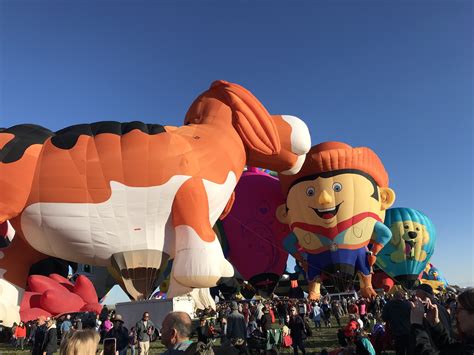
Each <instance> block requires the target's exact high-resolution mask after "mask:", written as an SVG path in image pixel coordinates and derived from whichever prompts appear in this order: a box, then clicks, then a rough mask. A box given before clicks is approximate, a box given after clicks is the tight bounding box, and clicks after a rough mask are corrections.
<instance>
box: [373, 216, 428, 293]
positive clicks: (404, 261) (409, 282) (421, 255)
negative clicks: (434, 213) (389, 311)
mask: <svg viewBox="0 0 474 355" xmlns="http://www.w3.org/2000/svg"><path fill="white" fill-rule="evenodd" d="M385 225H386V226H387V227H389V228H390V230H391V231H392V239H391V240H390V242H389V243H388V244H386V245H385V247H384V248H383V249H382V251H381V252H380V254H379V257H378V258H377V265H378V266H379V267H380V268H381V269H382V270H383V271H385V272H386V273H387V275H389V276H390V277H392V278H393V279H395V280H396V281H397V282H398V283H400V284H401V285H402V286H403V287H405V288H407V289H411V288H413V287H414V286H415V285H416V284H417V280H418V276H419V275H420V273H421V272H422V271H423V270H424V269H425V266H426V265H427V263H428V261H429V260H430V258H431V255H432V254H433V252H434V248H435V243H436V230H435V227H434V225H433V223H432V222H431V220H430V219H429V218H428V217H427V216H426V215H424V214H423V213H421V212H420V211H417V210H414V209H412V208H391V209H389V210H387V213H386V216H385Z"/></svg>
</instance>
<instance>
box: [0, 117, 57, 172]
mask: <svg viewBox="0 0 474 355" xmlns="http://www.w3.org/2000/svg"><path fill="white" fill-rule="evenodd" d="M4 133H9V134H12V135H13V136H14V137H13V138H12V139H11V140H10V141H9V142H8V143H6V144H5V145H4V146H3V148H2V149H0V162H2V163H5V164H7V163H13V162H15V161H17V160H20V159H21V158H22V157H23V155H24V154H25V151H26V150H27V149H28V148H29V147H30V146H32V145H34V144H43V143H44V142H45V141H46V140H47V139H48V138H49V137H51V136H53V135H54V132H52V131H50V130H49V129H47V128H44V127H41V126H37V125H34V124H21V125H17V126H13V127H10V128H2V129H0V135H1V134H4Z"/></svg>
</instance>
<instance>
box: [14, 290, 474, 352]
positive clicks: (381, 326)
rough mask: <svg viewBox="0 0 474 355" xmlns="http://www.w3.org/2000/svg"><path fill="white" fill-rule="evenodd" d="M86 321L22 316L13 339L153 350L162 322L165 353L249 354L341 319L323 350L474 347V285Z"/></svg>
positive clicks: (299, 339)
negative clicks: (451, 290)
mask: <svg viewBox="0 0 474 355" xmlns="http://www.w3.org/2000/svg"><path fill="white" fill-rule="evenodd" d="M343 319H344V322H343V321H342V320H343ZM346 319H348V321H347V323H346V322H345V320H346ZM83 323H84V320H81V319H78V318H75V319H72V318H71V317H70V316H66V317H65V318H63V319H62V320H61V322H60V323H58V325H57V326H56V321H55V319H53V318H46V317H39V318H38V319H37V321H36V322H29V323H27V324H24V323H23V322H20V324H18V325H16V324H15V325H14V327H13V328H12V332H13V338H12V345H13V346H15V347H17V348H21V349H23V348H24V347H25V345H26V344H28V343H31V345H32V354H38V355H49V354H53V353H55V352H56V351H58V350H59V353H60V354H61V355H76V354H81V355H89V354H90V355H92V354H96V351H97V346H98V344H99V342H100V341H101V340H104V339H109V340H110V339H113V341H114V344H115V348H116V351H117V352H116V354H117V355H126V354H127V353H128V351H130V354H131V355H135V354H136V353H138V354H144V355H147V354H151V352H150V342H151V341H152V340H153V336H154V334H155V333H156V331H157V330H158V329H160V330H161V343H162V344H163V345H164V346H165V347H166V349H167V350H166V351H165V352H164V353H163V354H164V355H173V354H206V355H208V354H213V353H214V350H213V349H215V348H217V349H219V350H220V353H225V354H249V353H250V352H251V350H252V349H255V348H257V349H258V350H260V351H263V353H267V354H278V353H279V351H280V350H281V349H284V348H287V349H288V351H291V350H292V352H293V353H294V354H299V353H300V352H301V353H302V354H306V353H307V350H306V348H307V342H308V339H310V340H311V341H312V342H315V343H317V342H318V340H324V335H322V334H323V332H322V329H323V328H331V327H335V328H336V329H337V339H338V342H339V347H337V348H336V349H326V350H323V351H322V352H321V354H337V355H340V354H374V355H375V354H381V353H383V352H384V351H387V350H393V351H395V353H396V354H397V355H398V354H403V355H405V354H474V289H466V290H465V291H463V292H462V293H460V294H459V295H458V296H457V297H456V295H454V294H446V293H445V294H440V295H435V293H434V292H433V289H432V288H431V287H430V286H429V285H420V286H419V287H418V288H417V289H416V290H415V291H414V292H413V293H411V294H408V293H406V292H400V291H399V292H395V293H394V294H393V295H380V296H377V297H375V298H373V299H366V298H359V299H356V298H355V297H342V298H340V299H331V297H330V296H329V295H328V296H326V297H323V298H322V299H321V300H320V301H317V302H315V301H313V302H310V301H308V300H295V299H281V298H280V299H271V300H257V301H251V302H250V301H239V302H237V301H231V302H221V303H218V304H217V308H216V310H213V309H212V308H210V307H208V308H207V309H205V310H202V311H201V312H200V319H199V324H198V325H197V327H194V329H193V326H192V324H193V323H192V320H191V317H190V316H189V315H188V314H187V313H184V312H171V313H169V314H168V315H167V316H166V318H165V319H164V320H163V322H162V324H157V325H155V324H154V323H153V321H152V320H151V319H150V314H149V313H148V312H145V313H144V314H143V316H142V318H141V319H140V320H139V321H138V322H136V324H135V326H134V327H131V329H127V328H125V327H124V321H123V319H122V317H121V315H120V314H115V313H114V312H108V311H107V310H104V312H103V313H102V314H101V315H97V316H96V317H94V322H93V323H91V322H90V321H89V322H88V323H87V324H83ZM311 323H314V326H312V325H311ZM58 328H59V329H58ZM58 336H59V337H60V339H58ZM194 336H195V337H197V341H193V340H192V339H193V337H194ZM216 340H219V343H220V344H219V346H218V347H215V346H214V344H215V343H216ZM58 344H59V345H58ZM222 349H225V350H224V351H222ZM290 349H291V350H290ZM288 351H287V352H288ZM260 353H262V352H260Z"/></svg>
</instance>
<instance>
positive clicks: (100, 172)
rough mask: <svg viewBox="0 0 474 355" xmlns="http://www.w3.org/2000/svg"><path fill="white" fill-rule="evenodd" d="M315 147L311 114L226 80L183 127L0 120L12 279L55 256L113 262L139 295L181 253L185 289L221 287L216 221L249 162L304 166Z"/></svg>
mask: <svg viewBox="0 0 474 355" xmlns="http://www.w3.org/2000/svg"><path fill="white" fill-rule="evenodd" d="M310 145H311V143H310V136H309V131H308V128H307V126H306V125H305V124H304V122H303V121H301V120H299V119H298V118H296V117H293V116H271V115H269V113H268V112H267V110H266V109H265V108H264V106H263V105H262V104H261V103H260V102H259V101H258V100H257V99H256V98H255V97H254V96H253V95H252V94H251V93H250V92H249V91H247V90H246V89H244V88H243V87H241V86H239V85H236V84H231V83H228V82H225V81H216V82H214V83H213V84H212V85H211V87H210V89H209V90H207V91H205V92H204V93H203V94H202V95H200V96H199V97H198V98H197V99H196V100H195V101H194V103H193V104H192V105H191V107H190V109H189V110H188V112H187V114H186V118H185V125H184V126H182V127H170V126H162V125H159V124H145V123H142V122H129V123H120V122H112V121H108V122H96V123H91V124H80V125H75V126H71V127H67V128H64V129H62V130H60V131H58V132H52V131H50V130H48V129H46V128H43V127H39V126H36V125H18V126H14V127H11V128H7V129H1V130H0V191H1V194H2V199H1V200H0V224H3V223H5V222H7V223H10V224H11V226H12V227H13V228H14V229H15V230H16V236H15V237H14V238H13V240H11V244H10V245H9V246H8V247H7V248H6V249H5V251H4V256H3V258H2V259H0V268H2V269H4V270H6V272H5V273H4V275H3V276H4V278H5V279H6V280H7V281H9V282H11V283H13V284H15V285H17V286H19V287H21V288H24V287H25V283H26V279H27V275H28V269H29V267H30V265H32V264H33V263H34V262H37V261H39V260H42V259H44V258H45V255H48V256H53V257H57V258H60V259H64V260H69V261H72V262H77V263H81V264H88V265H97V266H104V267H108V268H109V270H110V271H111V272H112V273H113V275H114V277H115V278H116V279H117V280H118V281H119V283H120V284H121V286H122V287H124V288H125V289H126V290H127V292H128V293H129V294H130V295H131V296H132V297H133V298H135V299H140V298H147V297H148V296H149V295H151V293H152V292H153V291H154V286H155V282H156V279H157V278H159V275H160V272H161V270H162V269H163V268H164V267H165V266H166V265H167V263H168V260H169V259H170V258H173V259H174V261H173V270H172V273H171V280H170V283H171V284H175V287H174V288H173V287H170V289H171V288H172V289H173V290H174V292H175V294H174V295H179V294H185V293H187V292H189V291H191V290H192V289H193V288H205V287H210V286H213V285H215V284H216V283H217V281H218V280H219V279H220V278H221V277H230V276H232V274H233V268H232V266H231V265H230V263H229V262H228V261H227V260H226V259H225V258H224V255H223V253H222V249H221V246H220V245H219V243H218V240H217V238H216V237H215V233H214V232H213V230H212V226H213V225H214V223H215V222H216V220H217V219H218V218H219V217H220V216H221V215H223V214H224V215H225V213H227V211H228V210H229V209H230V207H231V205H232V192H233V190H234V188H235V186H236V184H237V182H238V180H239V179H240V176H241V174H242V171H243V168H244V166H245V164H247V163H248V164H251V165H258V166H262V167H264V168H268V169H271V170H274V171H278V172H280V173H282V174H295V173H297V172H298V171H299V169H300V168H301V166H302V163H303V161H304V157H305V154H306V152H307V151H308V150H309V148H310ZM9 235H11V233H9ZM18 260H22V262H21V263H20V264H21V265H19V263H18ZM170 296H172V295H170Z"/></svg>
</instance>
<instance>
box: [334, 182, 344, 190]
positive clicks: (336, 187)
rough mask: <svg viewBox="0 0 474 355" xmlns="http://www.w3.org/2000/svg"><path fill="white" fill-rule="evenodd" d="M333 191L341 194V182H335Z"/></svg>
mask: <svg viewBox="0 0 474 355" xmlns="http://www.w3.org/2000/svg"><path fill="white" fill-rule="evenodd" d="M332 189H333V190H334V191H336V192H339V191H341V190H342V184H341V183H340V182H335V183H334V184H332Z"/></svg>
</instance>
